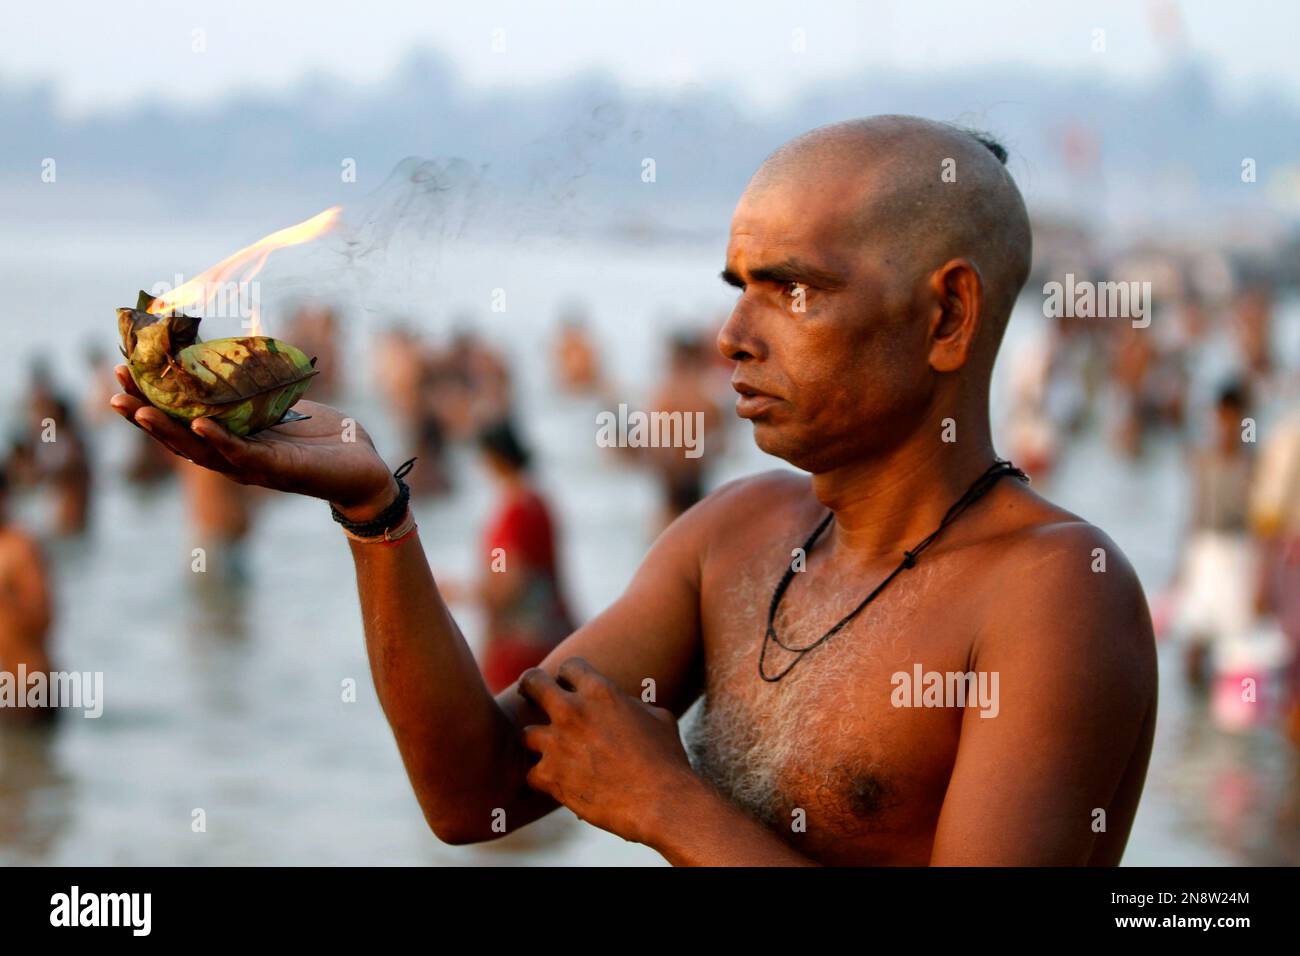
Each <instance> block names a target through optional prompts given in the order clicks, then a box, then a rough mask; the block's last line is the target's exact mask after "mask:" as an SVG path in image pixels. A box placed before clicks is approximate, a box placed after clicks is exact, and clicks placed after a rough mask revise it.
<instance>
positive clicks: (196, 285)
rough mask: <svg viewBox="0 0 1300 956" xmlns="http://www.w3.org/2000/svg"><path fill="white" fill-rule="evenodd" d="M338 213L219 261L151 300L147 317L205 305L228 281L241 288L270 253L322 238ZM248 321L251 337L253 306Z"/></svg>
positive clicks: (255, 330) (256, 323)
mask: <svg viewBox="0 0 1300 956" xmlns="http://www.w3.org/2000/svg"><path fill="white" fill-rule="evenodd" d="M342 211H343V210H342V207H341V206H331V207H330V208H329V209H326V210H325V211H324V212H322V213H318V214H316V215H315V216H312V217H311V218H310V219H308V220H306V221H304V222H300V223H298V224H297V225H296V226H287V227H285V228H284V229H280V230H278V231H276V232H273V233H271V234H270V235H269V236H264V237H263V238H261V239H259V240H257V242H255V243H253V244H252V245H251V246H246V247H244V248H243V249H240V250H239V251H238V252H236V253H235V254H234V255H232V256H228V257H226V258H225V259H222V260H221V261H220V262H218V263H217V264H216V265H215V266H213V267H212V268H211V269H209V270H208V271H207V272H204V273H201V274H200V275H197V276H195V277H194V278H193V279H191V280H190V281H189V282H186V283H184V284H183V285H178V286H177V287H176V288H174V289H172V290H171V291H170V292H167V293H165V294H163V295H160V296H159V297H158V298H156V299H154V300H153V302H152V303H151V304H150V305H149V312H150V314H152V315H162V314H164V313H168V312H183V311H185V310H186V309H192V308H194V307H195V306H199V305H204V306H206V305H207V304H208V303H210V302H211V301H212V299H213V298H214V297H216V295H217V294H218V293H219V292H220V291H221V290H222V288H223V287H224V286H226V285H227V284H228V283H230V282H231V281H232V280H233V281H234V282H235V284H236V286H237V287H242V286H243V285H244V284H245V283H247V282H249V281H250V280H252V278H253V277H254V276H256V275H257V274H258V273H259V272H261V271H262V267H263V266H264V265H266V260H267V259H268V258H270V255H271V253H272V252H274V251H275V250H276V249H283V248H285V247H287V246H297V245H301V244H302V243H304V242H310V241H311V240H313V239H315V238H317V237H318V236H322V235H324V234H325V233H327V232H329V230H330V229H332V228H333V226H334V223H335V222H336V221H337V220H338V217H339V213H340V212H342ZM236 277H237V278H236ZM251 318H252V322H251V328H252V334H253V335H257V334H259V333H260V331H261V329H260V326H261V320H260V316H259V314H258V309H257V306H256V305H254V306H253V308H252V316H251Z"/></svg>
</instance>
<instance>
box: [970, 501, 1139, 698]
mask: <svg viewBox="0 0 1300 956" xmlns="http://www.w3.org/2000/svg"><path fill="white" fill-rule="evenodd" d="M1039 501H1042V499H1039ZM1043 505H1044V506H1045V507H1044V508H1043V510H1042V513H1041V515H1039V516H1038V519H1037V520H1032V521H1029V522H1027V523H1025V524H1023V525H1022V526H1019V527H1017V528H1015V529H1014V530H1012V531H1009V532H1008V533H1007V534H1006V535H1004V536H1002V540H994V541H991V542H989V546H990V552H991V553H990V558H991V561H990V563H989V566H988V569H989V572H990V574H991V576H992V580H991V581H990V582H989V583H990V584H991V585H993V587H992V588H991V590H990V594H991V599H990V601H989V602H988V605H987V613H986V615H985V619H984V627H983V628H981V631H982V636H981V640H980V643H981V645H982V647H983V649H985V650H992V649H995V648H996V649H998V650H999V651H1000V652H1007V653H1011V654H1014V655H1016V656H1018V657H1022V658H1023V657H1033V658H1037V659H1039V661H1040V662H1041V663H1042V664H1044V665H1049V664H1051V663H1053V662H1055V663H1061V662H1067V661H1068V662H1071V663H1072V664H1073V665H1074V666H1080V665H1082V666H1095V667H1099V668H1101V669H1103V670H1110V669H1112V668H1115V669H1118V670H1127V671H1130V676H1132V677H1138V678H1139V679H1141V678H1142V677H1143V675H1148V674H1149V676H1150V679H1151V681H1154V673H1155V672H1154V648H1155V643H1154V638H1153V636H1152V629H1151V615H1150V611H1149V610H1148V609H1147V603H1146V597H1145V595H1144V594H1143V591H1142V585H1141V582H1140V581H1139V579H1138V576H1137V573H1136V571H1134V569H1133V566H1132V565H1131V564H1130V563H1129V561H1128V558H1127V557H1126V556H1125V555H1124V552H1123V551H1121V550H1120V548H1119V546H1118V545H1116V544H1115V542H1114V541H1113V540H1112V539H1111V538H1110V536H1109V535H1108V534H1106V532H1105V531H1103V530H1102V529H1101V528H1098V527H1097V526H1096V525H1093V524H1091V523H1089V522H1088V521H1086V520H1084V519H1083V518H1080V517H1078V516H1077V515H1073V514H1070V513H1069V512H1067V511H1065V510H1063V509H1060V508H1056V507H1055V506H1052V505H1050V504H1049V503H1047V502H1043Z"/></svg>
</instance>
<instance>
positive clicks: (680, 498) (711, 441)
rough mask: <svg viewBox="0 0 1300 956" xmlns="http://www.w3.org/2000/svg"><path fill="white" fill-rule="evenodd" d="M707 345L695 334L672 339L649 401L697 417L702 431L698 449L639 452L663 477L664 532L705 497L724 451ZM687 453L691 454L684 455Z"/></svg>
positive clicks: (658, 407)
mask: <svg viewBox="0 0 1300 956" xmlns="http://www.w3.org/2000/svg"><path fill="white" fill-rule="evenodd" d="M703 345H704V343H703V342H702V341H701V339H700V337H699V336H698V335H695V334H691V333H680V334H678V335H675V336H673V338H672V340H671V342H670V344H669V350H668V368H667V373H666V375H665V376H664V379H663V381H662V382H660V384H659V388H658V389H657V390H656V391H655V394H654V397H653V398H652V400H651V403H650V404H651V411H652V412H662V413H665V414H668V415H674V414H677V415H681V416H682V419H683V422H685V418H686V416H688V415H689V416H696V420H698V421H699V422H701V423H702V427H701V428H700V429H699V430H698V433H695V432H692V433H691V438H692V441H693V443H694V448H693V449H687V448H684V447H683V448H678V447H660V448H653V447H650V448H642V449H638V450H639V451H640V452H641V453H642V454H644V455H645V456H646V460H647V461H648V462H649V465H650V468H651V469H652V470H653V471H654V472H655V474H656V475H657V476H658V478H659V483H660V487H661V488H662V494H663V498H662V504H661V506H660V507H661V522H660V523H661V527H664V528H666V527H668V525H670V524H672V523H673V522H674V521H676V520H677V518H678V517H679V516H681V515H683V514H685V513H686V511H687V509H689V508H690V507H692V506H693V505H694V504H695V503H696V502H698V501H699V500H700V499H702V498H703V497H704V485H705V480H706V476H707V468H708V462H710V461H711V460H713V459H715V458H717V456H718V455H719V454H721V452H722V448H721V446H720V441H721V431H722V430H721V427H720V426H721V424H722V413H721V410H720V409H719V408H718V403H717V401H716V399H715V398H714V395H713V390H712V389H711V388H710V381H709V377H708V373H709V369H710V367H709V364H708V363H707V362H706V360H705V357H704V356H705V352H704V348H703ZM685 434H686V433H685V430H684V429H683V435H685ZM688 450H689V451H691V454H690V455H687V454H686V452H687V451H688ZM696 452H699V454H696Z"/></svg>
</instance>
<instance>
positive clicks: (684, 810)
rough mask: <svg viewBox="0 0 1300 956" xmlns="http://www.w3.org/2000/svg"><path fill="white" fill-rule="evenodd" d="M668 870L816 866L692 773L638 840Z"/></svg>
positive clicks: (661, 808)
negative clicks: (666, 865)
mask: <svg viewBox="0 0 1300 956" xmlns="http://www.w3.org/2000/svg"><path fill="white" fill-rule="evenodd" d="M643 842H644V843H645V844H646V845H647V846H649V847H650V848H651V849H654V850H656V851H657V852H658V853H660V854H661V855H662V856H663V858H664V859H665V860H667V861H668V862H669V863H671V864H672V865H673V866H816V865H817V863H816V861H814V860H812V859H810V858H809V857H806V856H804V855H803V854H802V853H799V852H798V851H797V850H795V849H793V848H792V847H791V846H790V845H789V844H787V843H786V842H785V841H784V840H782V839H781V838H780V837H778V836H777V835H776V834H775V833H773V832H772V831H771V830H769V829H768V828H767V827H765V826H763V825H762V824H761V823H759V822H758V821H756V820H754V819H753V818H752V817H750V816H748V815H747V814H746V813H744V812H743V811H742V810H741V809H740V808H739V807H737V806H735V805H734V804H732V803H730V802H728V801H727V800H726V799H725V798H724V797H723V796H722V795H721V794H719V793H718V792H717V791H715V790H714V789H713V788H711V787H710V786H709V785H708V784H707V783H705V782H704V781H703V780H702V779H700V778H699V777H698V776H696V775H694V774H690V775H689V779H687V780H685V781H682V782H680V783H679V784H678V785H677V786H674V787H673V788H672V792H671V795H670V796H669V797H668V798H667V799H666V800H665V801H664V803H663V804H662V805H661V807H660V808H659V809H658V810H657V811H656V812H655V813H654V814H653V819H652V820H651V822H650V832H649V834H648V835H647V837H646V838H645V839H644V841H643Z"/></svg>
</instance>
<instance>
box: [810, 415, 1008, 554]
mask: <svg viewBox="0 0 1300 956" xmlns="http://www.w3.org/2000/svg"><path fill="white" fill-rule="evenodd" d="M993 459H994V453H993V443H992V441H991V440H990V439H989V437H988V434H987V432H986V433H984V434H983V435H981V436H978V438H976V437H975V436H971V437H967V438H964V439H963V440H962V441H956V442H941V441H938V440H937V439H935V438H930V437H927V438H926V439H925V440H924V441H915V442H909V443H907V444H904V445H902V446H900V447H898V448H896V449H893V450H891V451H890V452H889V453H887V454H884V455H881V456H878V457H873V458H869V459H862V460H860V461H856V462H853V463H851V464H848V465H844V466H841V467H839V468H836V469H835V470H833V471H829V472H824V473H822V474H818V475H814V476H813V493H814V494H815V495H816V496H817V500H818V501H820V502H821V503H822V504H823V505H825V506H826V507H827V508H829V509H830V510H831V511H833V512H834V513H835V527H834V529H833V531H834V538H833V541H834V547H835V550H836V551H847V552H849V553H850V554H852V555H854V556H859V557H862V558H864V559H868V560H869V559H872V558H875V557H879V556H881V555H885V554H898V553H900V552H902V551H903V550H905V549H907V548H911V547H912V546H913V545H915V544H916V543H917V542H918V541H920V540H921V539H922V538H924V537H925V536H926V535H928V534H930V532H932V531H934V529H935V528H937V527H938V526H939V522H940V521H942V520H943V516H944V514H945V513H946V512H947V511H948V509H949V508H951V507H952V505H953V503H954V502H956V501H957V499H958V498H960V497H961V496H962V495H963V494H964V493H965V492H966V490H967V489H968V488H969V487H970V486H971V484H972V483H973V482H974V481H975V479H976V478H978V477H979V476H980V475H981V474H982V473H983V472H984V471H985V470H986V469H987V468H988V467H989V465H991V464H993Z"/></svg>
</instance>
